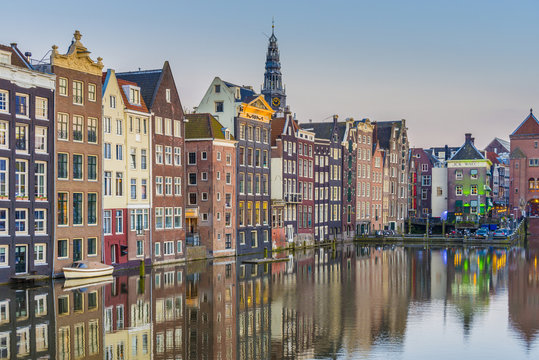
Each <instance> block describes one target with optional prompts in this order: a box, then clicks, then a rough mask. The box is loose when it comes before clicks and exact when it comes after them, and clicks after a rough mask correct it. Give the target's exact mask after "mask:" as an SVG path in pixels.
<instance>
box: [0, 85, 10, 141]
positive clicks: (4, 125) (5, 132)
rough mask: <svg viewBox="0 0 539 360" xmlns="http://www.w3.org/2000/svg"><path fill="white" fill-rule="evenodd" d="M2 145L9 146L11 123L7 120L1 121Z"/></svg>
mask: <svg viewBox="0 0 539 360" xmlns="http://www.w3.org/2000/svg"><path fill="white" fill-rule="evenodd" d="M0 94H1V93H0ZM0 147H2V148H8V147H9V125H8V123H7V122H6V121H0Z"/></svg>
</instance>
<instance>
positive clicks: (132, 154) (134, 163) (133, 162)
mask: <svg viewBox="0 0 539 360" xmlns="http://www.w3.org/2000/svg"><path fill="white" fill-rule="evenodd" d="M129 160H130V161H129V164H130V167H131V169H136V168H137V149H135V148H131V150H130V153H129Z"/></svg>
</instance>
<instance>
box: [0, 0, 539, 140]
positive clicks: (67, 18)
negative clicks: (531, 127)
mask: <svg viewBox="0 0 539 360" xmlns="http://www.w3.org/2000/svg"><path fill="white" fill-rule="evenodd" d="M43 4H44V3H43V2H42V1H40V2H38V1H33V0H30V1H26V2H25V7H26V8H27V10H26V11H24V12H21V4H20V3H18V2H14V1H11V2H6V3H5V4H2V12H3V16H2V31H0V43H2V44H6V45H7V44H9V43H12V42H16V43H18V46H19V48H21V50H22V51H23V52H24V51H31V52H32V58H35V59H41V58H42V57H43V56H45V55H46V54H47V52H48V51H49V50H50V49H51V46H52V45H53V44H55V45H58V46H59V51H60V52H62V53H63V52H65V51H66V50H67V47H68V46H69V44H70V42H71V40H72V37H73V32H74V30H76V29H78V30H80V32H81V33H82V35H83V37H82V40H81V41H82V43H83V44H84V45H85V46H86V47H87V48H88V50H89V51H91V52H92V54H91V56H92V57H93V58H94V59H95V58H97V57H98V56H101V57H102V58H103V63H104V64H105V69H107V68H112V69H115V70H117V71H130V70H137V69H139V68H141V69H156V68H161V67H162V66H163V62H164V61H165V60H168V61H169V62H170V64H171V66H172V69H173V73H174V77H175V80H176V84H177V86H178V88H179V92H180V98H181V101H182V104H183V106H184V107H186V108H188V109H193V108H194V107H196V106H197V105H198V103H199V102H200V100H201V99H202V97H203V95H204V93H205V92H206V90H207V88H208V86H209V85H210V83H211V81H212V80H213V78H214V77H216V76H219V77H220V78H221V79H223V80H226V81H229V82H232V83H236V84H240V85H251V86H253V87H254V88H255V90H257V91H259V90H260V86H261V84H262V83H263V76H264V62H265V55H266V49H267V41H268V40H267V36H268V35H269V34H270V33H271V21H272V17H274V18H275V34H276V36H277V38H278V45H279V50H280V53H281V66H282V73H283V82H284V84H285V85H286V93H287V104H288V105H290V108H291V111H292V112H293V113H296V116H297V119H298V120H299V121H300V122H304V121H305V122H306V121H308V120H309V119H312V121H330V118H331V115H333V114H337V115H339V119H345V118H348V117H353V118H354V119H363V118H369V119H371V120H372V121H383V120H399V119H406V124H407V126H408V134H409V138H410V145H411V146H413V147H430V146H443V145H445V144H448V145H450V146H460V145H461V144H462V143H463V142H464V133H466V132H471V133H472V134H473V136H474V137H475V139H476V140H475V143H476V145H477V146H478V147H480V148H484V147H485V146H486V145H487V144H488V143H489V142H490V141H491V140H492V139H493V138H494V137H501V138H503V139H507V140H508V139H509V134H510V133H511V132H512V131H513V130H514V129H515V128H516V127H517V126H518V125H519V124H520V123H521V122H522V120H524V118H525V117H526V116H527V115H528V114H529V111H530V108H537V112H538V113H539V81H538V80H539V61H538V59H539V56H538V55H539V46H538V39H539V25H538V24H539V23H538V22H537V15H538V14H539V2H537V1H518V0H514V1H498V0H474V1H470V0H466V1H461V0H454V1H437V0H425V1H419V0H408V1H388V0H376V1H372V0H370V1H363V0H356V1H342V0H332V1H319V0H309V1H308V0H293V1H290V0H288V1H281V0H274V1H264V2H263V1H257V0H251V1H233V0H227V1H222V0H217V1H209V0H199V1H183V0H176V1H173V0H169V1H162V0H154V1H139V0H131V1H129V2H124V1H111V0H108V1H102V0H94V1H91V2H85V3H82V2H78V1H54V0H49V1H48V2H47V5H46V6H44V5H43ZM10 14H11V16H10ZM21 23H22V24H21Z"/></svg>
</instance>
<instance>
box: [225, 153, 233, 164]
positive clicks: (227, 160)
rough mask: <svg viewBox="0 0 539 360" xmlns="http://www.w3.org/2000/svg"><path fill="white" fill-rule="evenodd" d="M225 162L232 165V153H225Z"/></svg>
mask: <svg viewBox="0 0 539 360" xmlns="http://www.w3.org/2000/svg"><path fill="white" fill-rule="evenodd" d="M226 164H227V165H232V155H231V154H226Z"/></svg>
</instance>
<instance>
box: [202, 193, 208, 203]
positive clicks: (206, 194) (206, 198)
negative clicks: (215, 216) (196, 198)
mask: <svg viewBox="0 0 539 360" xmlns="http://www.w3.org/2000/svg"><path fill="white" fill-rule="evenodd" d="M201 198H202V201H208V193H207V192H203V193H202V194H201Z"/></svg>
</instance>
